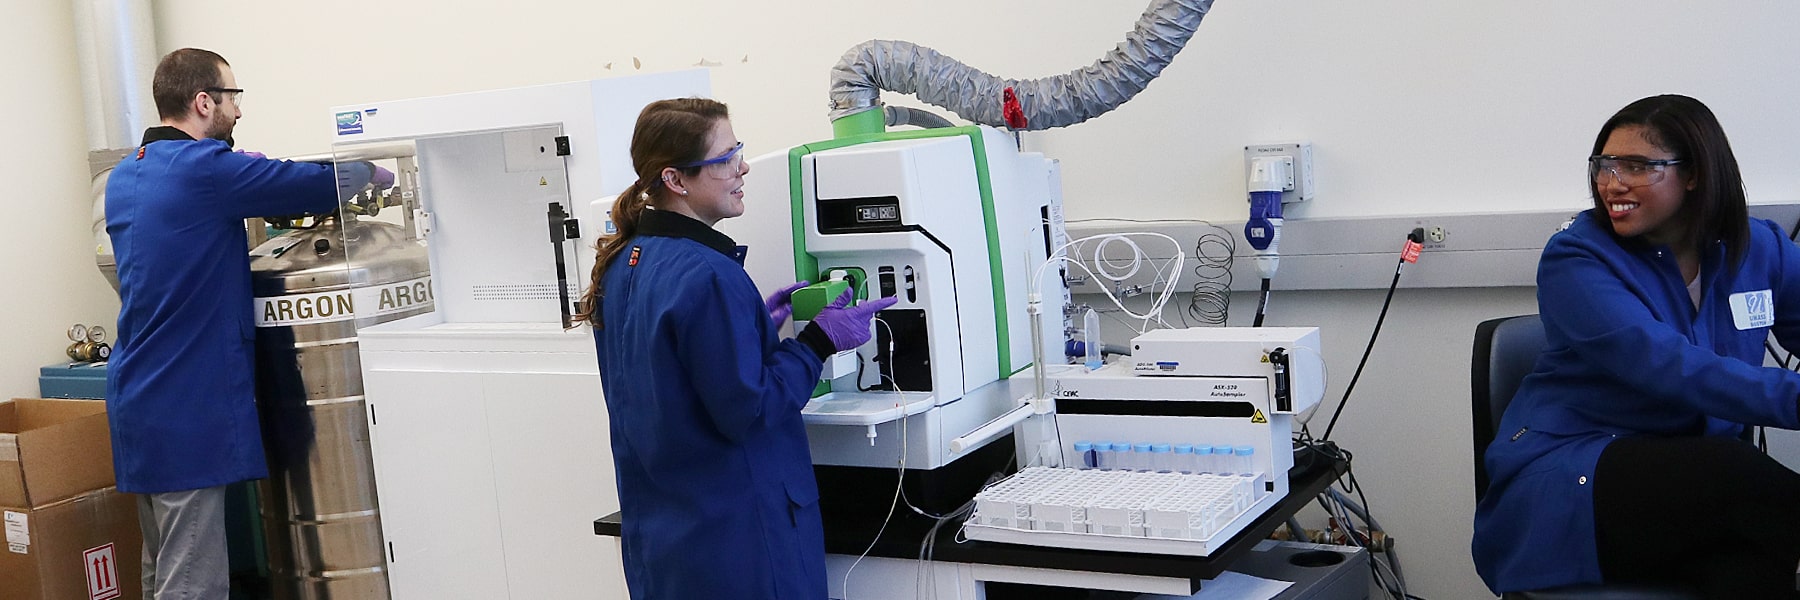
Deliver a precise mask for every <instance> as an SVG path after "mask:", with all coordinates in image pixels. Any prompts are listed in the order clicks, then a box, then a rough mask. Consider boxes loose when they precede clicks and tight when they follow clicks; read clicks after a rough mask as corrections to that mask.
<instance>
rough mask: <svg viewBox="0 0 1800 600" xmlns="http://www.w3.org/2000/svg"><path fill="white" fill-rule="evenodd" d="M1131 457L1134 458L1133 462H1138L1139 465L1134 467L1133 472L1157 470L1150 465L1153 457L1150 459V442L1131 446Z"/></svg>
mask: <svg viewBox="0 0 1800 600" xmlns="http://www.w3.org/2000/svg"><path fill="white" fill-rule="evenodd" d="M1131 457H1132V460H1136V461H1137V465H1136V466H1135V467H1133V470H1136V471H1154V470H1156V467H1154V466H1152V465H1151V463H1150V461H1151V457H1150V443H1149V442H1138V443H1136V444H1132V445H1131Z"/></svg>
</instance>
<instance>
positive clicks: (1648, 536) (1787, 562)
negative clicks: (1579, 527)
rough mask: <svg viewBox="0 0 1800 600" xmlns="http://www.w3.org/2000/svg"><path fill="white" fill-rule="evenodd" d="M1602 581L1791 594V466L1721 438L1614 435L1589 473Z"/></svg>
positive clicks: (1796, 478) (1796, 504) (1748, 594)
mask: <svg viewBox="0 0 1800 600" xmlns="http://www.w3.org/2000/svg"><path fill="white" fill-rule="evenodd" d="M1594 529H1595V537H1596V538H1597V539H1598V542H1599V553H1600V571H1601V574H1602V576H1603V577H1605V579H1606V580H1607V581H1609V582H1671V581H1676V582H1681V583H1684V584H1687V585H1689V586H1692V587H1694V588H1696V589H1698V590H1699V591H1701V592H1703V593H1704V594H1705V595H1706V597H1708V598H1800V594H1797V593H1796V592H1795V591H1794V588H1795V585H1794V581H1795V573H1794V571H1795V567H1796V565H1797V564H1800V474H1797V473H1795V472H1793V471H1790V470H1788V468H1787V467H1784V466H1782V465H1781V463H1778V462H1776V461H1775V459H1772V458H1769V457H1768V456H1766V455H1764V454H1763V453H1762V452H1760V451H1758V450H1757V449H1756V448H1755V447H1754V446H1751V445H1750V444H1747V443H1744V442H1741V441H1738V440H1734V439H1723V438H1692V437H1688V438H1648V437H1630V438H1625V437H1622V438H1619V439H1617V440H1614V441H1613V442H1612V443H1611V444H1609V445H1608V446H1607V448H1606V451H1605V452H1603V453H1601V455H1600V464H1599V466H1598V467H1597V468H1596V469H1595V472H1594Z"/></svg>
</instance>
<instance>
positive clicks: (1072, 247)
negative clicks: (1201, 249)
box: [1030, 232, 1187, 332]
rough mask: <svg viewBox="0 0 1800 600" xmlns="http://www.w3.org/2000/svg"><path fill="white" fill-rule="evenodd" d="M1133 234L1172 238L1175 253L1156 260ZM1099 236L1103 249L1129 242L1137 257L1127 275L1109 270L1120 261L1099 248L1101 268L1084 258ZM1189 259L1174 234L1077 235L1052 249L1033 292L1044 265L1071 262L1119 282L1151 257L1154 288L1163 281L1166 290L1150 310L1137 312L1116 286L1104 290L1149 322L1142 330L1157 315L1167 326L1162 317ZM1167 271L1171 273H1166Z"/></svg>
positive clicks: (1092, 274)
mask: <svg viewBox="0 0 1800 600" xmlns="http://www.w3.org/2000/svg"><path fill="white" fill-rule="evenodd" d="M1129 236H1149V237H1155V238H1159V239H1162V240H1165V241H1167V242H1169V244H1170V245H1171V246H1172V247H1174V249H1175V253H1174V256H1172V257H1171V258H1169V259H1166V260H1164V261H1162V262H1161V264H1158V263H1157V261H1155V260H1154V259H1149V258H1148V257H1147V255H1146V254H1145V253H1144V251H1143V248H1142V247H1140V246H1138V244H1137V242H1135V241H1132V240H1131V239H1129ZM1095 240H1099V241H1100V248H1099V250H1104V249H1105V248H1106V247H1107V246H1109V245H1112V244H1121V243H1122V244H1125V245H1126V247H1127V248H1129V249H1130V250H1131V256H1132V259H1133V263H1132V269H1131V270H1130V271H1129V272H1128V273H1127V274H1126V275H1118V274H1116V273H1114V272H1112V271H1108V270H1106V267H1108V266H1112V267H1114V268H1118V267H1117V265H1115V264H1114V263H1113V261H1111V260H1105V259H1102V258H1101V256H1102V254H1103V253H1101V252H1098V251H1097V252H1096V253H1095V255H1096V256H1095V258H1094V259H1093V260H1094V261H1095V265H1096V267H1098V268H1099V269H1100V270H1099V272H1096V271H1095V269H1091V268H1088V266H1087V265H1086V264H1085V262H1084V261H1083V260H1082V258H1081V256H1082V250H1083V249H1084V248H1085V247H1086V244H1088V243H1089V242H1093V241H1095ZM1071 251H1072V253H1073V254H1074V256H1073V257H1071V256H1070V254H1071ZM1186 260H1187V253H1186V252H1185V251H1184V250H1183V249H1182V246H1181V244H1179V243H1177V242H1176V241H1175V239H1174V238H1171V237H1169V236H1166V235H1163V234H1160V233H1153V232H1132V233H1109V234H1101V235H1094V236H1088V237H1084V238H1081V239H1077V240H1073V241H1070V242H1068V243H1065V244H1063V245H1062V246H1059V247H1057V248H1056V250H1055V251H1054V252H1051V253H1050V258H1048V259H1045V260H1044V262H1043V264H1042V265H1040V266H1039V267H1038V269H1037V272H1036V276H1035V277H1033V278H1032V280H1031V282H1030V283H1031V292H1032V293H1034V294H1035V293H1038V289H1039V287H1040V284H1041V282H1042V281H1043V277H1044V269H1047V268H1049V267H1050V266H1051V265H1056V264H1061V265H1067V266H1069V267H1072V268H1075V269H1080V270H1081V271H1082V272H1084V273H1086V274H1087V276H1088V277H1089V278H1090V279H1093V280H1096V281H1097V280H1099V279H1102V278H1104V279H1108V280H1111V281H1115V282H1116V281H1122V280H1124V279H1125V278H1127V277H1130V276H1131V275H1135V274H1136V273H1137V272H1138V270H1139V266H1138V265H1139V263H1141V262H1144V261H1150V262H1151V264H1152V266H1153V269H1154V270H1155V273H1156V277H1155V278H1154V279H1153V280H1152V282H1151V290H1152V291H1155V289H1156V286H1157V285H1159V284H1160V285H1162V290H1161V293H1160V294H1158V295H1157V296H1156V299H1155V300H1154V301H1153V302H1152V303H1151V306H1150V310H1149V312H1148V313H1146V314H1138V313H1137V312H1134V311H1132V310H1131V309H1129V308H1126V307H1125V304H1124V303H1123V301H1122V300H1121V299H1120V298H1119V296H1118V294H1117V293H1115V291H1114V290H1112V289H1110V288H1109V289H1103V290H1102V291H1103V292H1104V293H1105V294H1106V296H1107V299H1109V300H1111V301H1112V303H1113V305H1114V306H1116V307H1118V308H1119V310H1120V311H1122V312H1124V313H1125V314H1128V315H1131V316H1132V318H1135V319H1138V320H1139V321H1143V322H1144V323H1145V325H1144V327H1140V328H1138V331H1139V332H1142V331H1143V330H1145V329H1147V328H1148V324H1149V323H1150V321H1151V320H1153V319H1154V320H1157V321H1158V322H1160V323H1162V324H1164V325H1165V326H1166V325H1167V324H1168V322H1167V321H1166V320H1164V319H1163V317H1162V314H1163V310H1164V309H1165V308H1166V307H1167V305H1168V302H1169V299H1171V298H1173V297H1174V295H1175V289H1176V287H1177V284H1178V283H1179V282H1180V278H1181V271H1182V268H1183V267H1184V266H1185V264H1186ZM1165 273H1167V275H1165Z"/></svg>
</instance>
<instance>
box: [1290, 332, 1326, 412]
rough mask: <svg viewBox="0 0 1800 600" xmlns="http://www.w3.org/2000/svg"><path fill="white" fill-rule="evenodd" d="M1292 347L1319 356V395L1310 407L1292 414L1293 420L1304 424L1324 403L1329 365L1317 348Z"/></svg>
mask: <svg viewBox="0 0 1800 600" xmlns="http://www.w3.org/2000/svg"><path fill="white" fill-rule="evenodd" d="M1294 349H1295V350H1305V351H1307V352H1311V353H1313V356H1317V357H1319V397H1318V399H1317V400H1314V401H1313V404H1312V408H1308V409H1306V410H1305V411H1303V412H1301V413H1300V414H1298V415H1294V420H1296V421H1299V422H1300V424H1301V425H1306V424H1307V423H1308V422H1310V421H1312V418H1313V415H1315V414H1318V412H1319V407H1321V406H1324V405H1325V390H1326V388H1329V387H1331V367H1330V366H1329V365H1326V364H1325V353H1323V352H1320V351H1319V350H1318V349H1317V348H1310V347H1307V346H1294Z"/></svg>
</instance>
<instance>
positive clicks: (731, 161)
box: [675, 142, 744, 179]
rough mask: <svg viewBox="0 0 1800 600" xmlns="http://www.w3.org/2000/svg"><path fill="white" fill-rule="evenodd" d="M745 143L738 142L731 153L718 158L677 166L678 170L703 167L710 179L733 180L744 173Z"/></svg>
mask: <svg viewBox="0 0 1800 600" xmlns="http://www.w3.org/2000/svg"><path fill="white" fill-rule="evenodd" d="M743 151H744V143H743V142H738V143H737V145H736V146H732V147H731V150H730V151H727V152H726V153H725V154H723V155H720V156H719V157H717V158H709V159H706V160H702V161H696V162H691V163H684V164H679V165H675V168H677V169H692V168H696V167H703V169H702V170H703V171H705V172H706V175H707V176H708V177H711V178H713V179H731V178H733V177H737V176H738V174H740V173H743V172H744V154H743Z"/></svg>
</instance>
